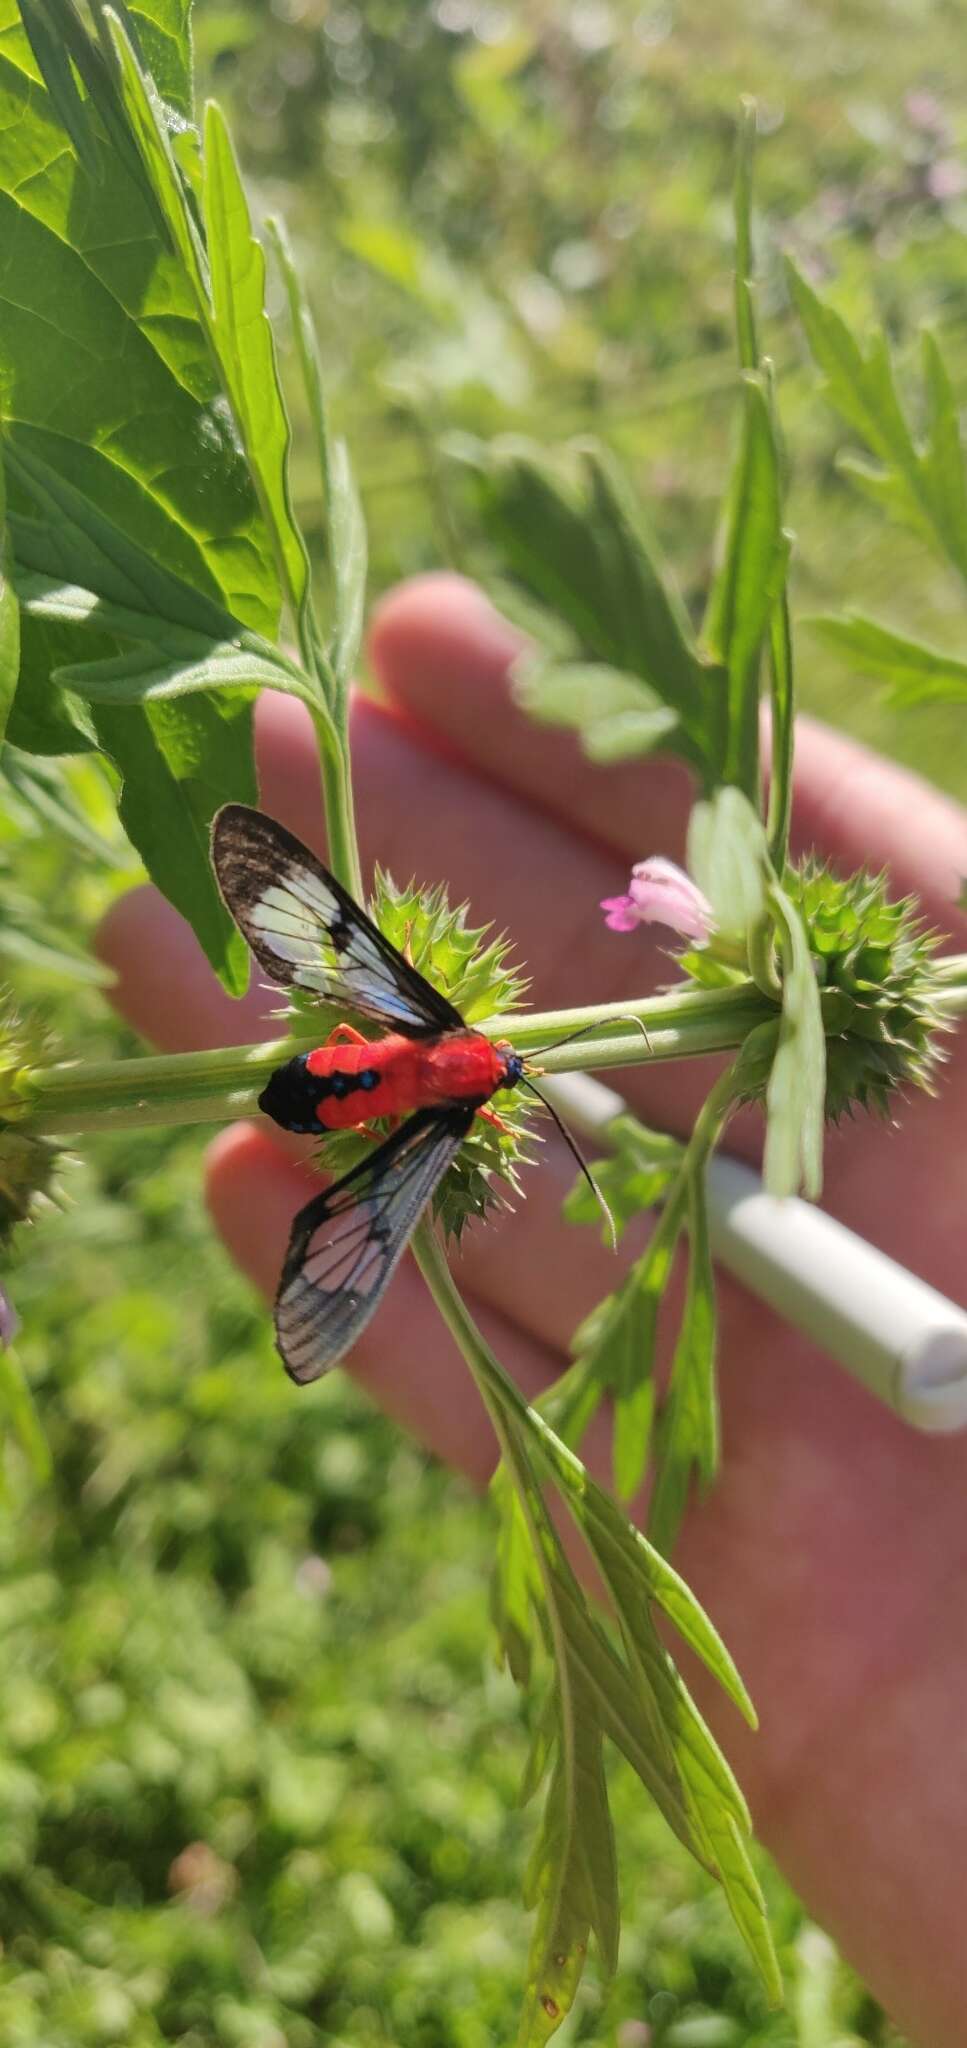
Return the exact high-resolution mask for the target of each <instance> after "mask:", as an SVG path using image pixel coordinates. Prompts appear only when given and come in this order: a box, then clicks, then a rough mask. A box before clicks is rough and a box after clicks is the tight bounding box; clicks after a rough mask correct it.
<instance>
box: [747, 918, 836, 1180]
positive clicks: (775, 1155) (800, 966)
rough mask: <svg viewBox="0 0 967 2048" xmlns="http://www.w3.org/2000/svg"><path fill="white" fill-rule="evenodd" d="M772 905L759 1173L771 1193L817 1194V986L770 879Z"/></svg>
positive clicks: (821, 1080)
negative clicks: (776, 998) (771, 988)
mask: <svg viewBox="0 0 967 2048" xmlns="http://www.w3.org/2000/svg"><path fill="white" fill-rule="evenodd" d="M771 901H772V907H773V911H774V914H775V918H776V925H777V929H778V933H779V938H780V944H781V947H782V954H783V965H784V973H783V983H782V1018H781V1022H780V1025H779V1041H778V1045H777V1047H776V1053H775V1057H774V1059H773V1062H772V1071H771V1073H770V1076H769V1084H768V1088H767V1091H766V1118H767V1121H766V1143H765V1156H764V1162H763V1176H764V1179H765V1184H766V1187H767V1188H768V1190H769V1193H770V1194H771V1195H794V1194H796V1193H797V1192H798V1190H799V1188H800V1187H802V1188H803V1190H804V1191H805V1193H806V1194H807V1195H809V1196H810V1197H811V1199H812V1200H814V1201H815V1200H818V1197H819V1195H820V1193H821V1191H822V1185H823V1124H824V1118H825V1103H826V1037H825V1033H824V1030H823V1017H822V1011H821V1009H820V1004H819V987H818V984H817V981H816V975H815V971H814V968H813V959H812V954H811V952H810V950H809V941H808V939H807V937H806V932H805V928H804V926H803V922H802V918H801V917H800V915H799V913H798V911H797V910H796V909H795V908H794V906H793V905H792V904H791V903H790V901H789V899H788V897H787V896H786V895H785V894H784V892H783V891H782V890H781V889H780V888H779V886H778V884H777V883H774V884H773V887H772V891H771Z"/></svg>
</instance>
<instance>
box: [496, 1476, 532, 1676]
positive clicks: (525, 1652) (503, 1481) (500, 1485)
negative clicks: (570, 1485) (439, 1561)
mask: <svg viewBox="0 0 967 2048" xmlns="http://www.w3.org/2000/svg"><path fill="white" fill-rule="evenodd" d="M490 1490H491V1493H492V1494H493V1497H494V1501H495V1503H496V1506H497V1514H498V1522H497V1544H496V1549H495V1552H494V1568H493V1576H492V1578H491V1583H490V1615H491V1620H492V1622H493V1625H494V1630H495V1633H496V1636H497V1641H498V1645H499V1648H500V1652H501V1655H502V1657H503V1660H504V1662H505V1663H506V1665H507V1668H508V1670H509V1671H510V1673H511V1676H512V1677H513V1678H514V1679H515V1681H516V1683H517V1684H518V1685H519V1686H521V1687H526V1686H528V1685H529V1684H530V1678H531V1669H532V1660H533V1637H534V1623H533V1616H532V1611H531V1603H532V1600H533V1597H534V1593H535V1577H534V1564H533V1558H532V1554H531V1548H530V1542H529V1539H528V1534H527V1524H526V1522H525V1521H524V1516H523V1512H522V1510H521V1506H520V1502H519V1500H518V1498H517V1495H516V1493H515V1492H514V1490H513V1487H512V1485H511V1484H510V1480H509V1478H508V1474H507V1470H506V1467H505V1466H504V1465H503V1464H500V1465H498V1467H497V1470H496V1472H495V1473H494V1477H493V1479H492V1480H491V1485H490Z"/></svg>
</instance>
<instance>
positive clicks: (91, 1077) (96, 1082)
mask: <svg viewBox="0 0 967 2048" xmlns="http://www.w3.org/2000/svg"><path fill="white" fill-rule="evenodd" d="M318 1042H319V1034H318V1032H316V1033H314V1034H313V1036H312V1037H311V1038H279V1039H274V1040H270V1041H267V1042H265V1043H263V1044H261V1045H229V1046H220V1047H219V1048H218V1049H217V1051H214V1052H182V1053H160V1054H157V1055H155V1056H153V1057H151V1058H149V1059H142V1060H88V1061H80V1060H76V1061H71V1062H70V1063H65V1064H63V1065H58V1066H55V1067H46V1068H36V1069H35V1070H34V1071H33V1072H32V1073H31V1075H30V1079H29V1083H28V1086H27V1089H26V1091H25V1096H24V1097H23V1098H21V1101H20V1102H19V1103H18V1104H17V1105H16V1113H15V1119H14V1120H15V1121H16V1122H17V1123H18V1125H19V1127H20V1128H21V1129H23V1130H26V1131H29V1132H30V1133H31V1135H32V1136H34V1137H42V1136H45V1135H54V1134H56V1135H57V1136H59V1137H60V1136H62V1137H66V1136H68V1135H69V1134H71V1133H77V1132H79V1131H97V1130H122V1129H132V1128H139V1127H142V1126H145V1125H149V1124H185V1123H228V1122H230V1121H231V1119H232V1118H233V1117H236V1116H248V1115H251V1113H252V1111H253V1109H254V1108H255V1104H256V1099H257V1097H258V1095H259V1094H260V1092H261V1090H262V1089H263V1088H264V1086H265V1083H266V1081H267V1080H268V1078H269V1076H270V1074H273V1073H274V1072H275V1069H276V1067H280V1066H282V1065H283V1063H284V1061H286V1060H288V1059H291V1058H292V1056H293V1054H294V1053H297V1052H307V1051H309V1050H310V1049H311V1047H312V1046H313V1045H317V1044H318ZM7 1115H8V1117H9V1116H10V1109H9V1108H8V1110H7Z"/></svg>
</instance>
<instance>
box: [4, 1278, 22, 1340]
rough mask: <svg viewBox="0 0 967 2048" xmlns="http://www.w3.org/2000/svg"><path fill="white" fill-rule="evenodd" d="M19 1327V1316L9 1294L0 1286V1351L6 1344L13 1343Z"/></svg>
mask: <svg viewBox="0 0 967 2048" xmlns="http://www.w3.org/2000/svg"><path fill="white" fill-rule="evenodd" d="M19 1328H20V1317H19V1316H18V1314H17V1311H16V1309H15V1308H14V1305H13V1302H12V1301H11V1299H10V1296H9V1295H8V1294H7V1293H6V1291H5V1289H4V1288H2V1287H0V1351H5V1350H6V1348H7V1345H8V1344H12V1343H13V1340H14V1338H15V1336H16V1334H17V1331H18V1330H19Z"/></svg>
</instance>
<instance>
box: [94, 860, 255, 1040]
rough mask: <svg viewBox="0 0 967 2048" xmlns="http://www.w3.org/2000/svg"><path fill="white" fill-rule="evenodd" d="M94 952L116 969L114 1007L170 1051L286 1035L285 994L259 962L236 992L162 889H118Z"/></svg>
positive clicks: (113, 991) (112, 998) (113, 970)
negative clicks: (269, 983)
mask: <svg viewBox="0 0 967 2048" xmlns="http://www.w3.org/2000/svg"><path fill="white" fill-rule="evenodd" d="M93 944H94V952H95V953H96V954H97V957H98V959H99V960H101V961H103V963H104V965H105V966H106V967H109V968H110V969H111V970H112V972H113V974H114V977H115V979H114V983H113V986H112V988H111V990H110V996H111V1001H112V1003H113V1004H114V1007H115V1009H117V1010H120V1012H121V1015H122V1017H126V1018H127V1021H128V1023H129V1024H132V1025H133V1026H134V1029H135V1030H136V1031H140V1033H141V1035H142V1037H143V1038H146V1039H147V1040H148V1041H149V1043H150V1044H151V1045H157V1046H160V1047H161V1050H162V1051H163V1052H205V1051H207V1050H208V1048H209V1047H210V1046H215V1045H254V1044H255V1043H256V1042H257V1040H259V1039H261V1038H279V1037H282V1036H283V1035H284V1032H285V1022H284V1019H283V1018H282V1017H280V1015H279V1010H280V1005H281V1004H282V1002H283V1000H284V999H283V998H282V996H281V995H280V993H279V990H278V989H269V988H267V987H266V986H265V984H264V983H263V981H262V979H261V976H260V975H259V974H258V972H257V970H256V973H255V975H254V976H253V978H252V980H251V982H250V983H249V987H248V989H247V991H246V993H245V995H244V996H242V997H240V998H238V999H236V998H235V997H234V996H230V995H228V994H227V993H226V991H225V989H223V988H222V985H221V983H220V982H219V981H216V979H215V976H214V974H213V973H212V970H211V968H210V967H209V964H208V961H207V960H206V958H205V955H204V953H203V952H202V949H201V947H200V945H199V944H198V941H197V939H196V938H195V935H194V932H193V931H192V929H191V926H190V925H188V924H186V923H185V920H184V918H183V917H179V915H178V912H177V911H176V910H174V909H173V908H172V906H171V904H170V903H168V902H167V901H166V900H165V898H164V897H163V896H160V895H159V894H158V891H157V889H154V888H151V887H149V886H147V885H145V886H144V887H143V888H140V889H131V890H130V891H129V892H128V894H127V895H126V896H119V897H118V900H117V902H116V903H113V904H112V905H111V908H110V910H109V911H108V912H107V915H106V916H105V917H104V919H103V920H102V922H101V924H100V925H99V927H98V930H97V931H96V932H95V935H94V942H93Z"/></svg>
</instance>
